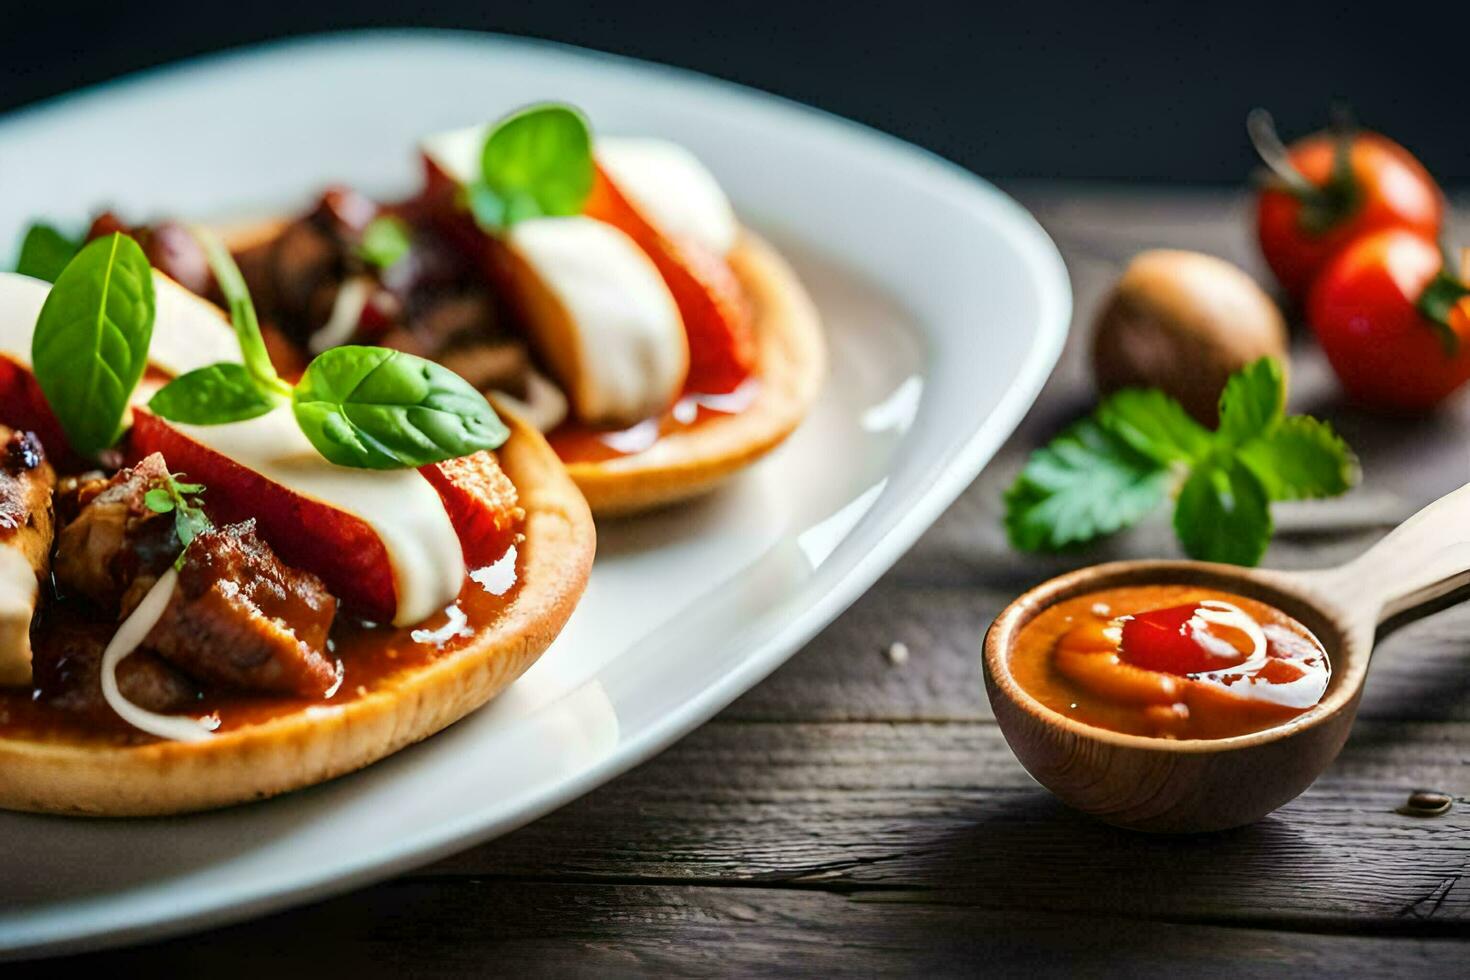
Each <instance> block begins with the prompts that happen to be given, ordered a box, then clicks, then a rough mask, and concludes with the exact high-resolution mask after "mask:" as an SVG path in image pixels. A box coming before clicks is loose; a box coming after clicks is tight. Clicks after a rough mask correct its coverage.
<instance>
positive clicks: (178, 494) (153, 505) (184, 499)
mask: <svg viewBox="0 0 1470 980" xmlns="http://www.w3.org/2000/svg"><path fill="white" fill-rule="evenodd" d="M203 492H204V486H203V484H199V483H180V482H179V480H178V477H177V476H175V475H173V474H165V475H164V477H163V478H162V479H161V480H159V481H158V482H157V483H156V484H154V485H153V486H152V487H150V488H149V489H148V492H147V493H145V494H143V503H144V504H145V505H146V506H147V507H148V509H149V510H151V511H153V512H154V513H155V514H173V515H174V534H176V535H177V536H178V539H179V544H180V545H181V547H180V549H179V556H178V557H177V558H176V559H174V567H175V568H181V567H183V564H184V555H185V554H186V553H187V552H188V550H189V545H191V544H193V543H194V539H195V538H197V537H198V536H199V534H200V532H202V531H207V530H208V529H209V528H211V527H213V526H214V525H213V523H212V522H211V521H210V519H209V515H208V514H206V513H204V508H202V507H200V506H199V502H198V501H197V500H190V499H189V498H190V497H197V496H198V495H199V494H201V493H203Z"/></svg>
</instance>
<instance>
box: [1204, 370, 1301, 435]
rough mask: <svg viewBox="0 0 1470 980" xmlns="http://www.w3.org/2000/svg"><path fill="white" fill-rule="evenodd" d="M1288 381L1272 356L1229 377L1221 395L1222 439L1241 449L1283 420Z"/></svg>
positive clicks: (1219, 433) (1220, 432)
mask: <svg viewBox="0 0 1470 980" xmlns="http://www.w3.org/2000/svg"><path fill="white" fill-rule="evenodd" d="M1285 410H1286V378H1285V376H1284V375H1283V374H1282V371H1281V364H1280V363H1279V362H1278V361H1277V360H1276V359H1275V358H1273V357H1263V358H1260V359H1259V360H1256V361H1252V362H1251V363H1250V364H1247V365H1246V366H1245V367H1243V368H1241V369H1240V370H1239V371H1237V372H1235V373H1234V374H1232V375H1231V376H1230V380H1228V381H1226V382H1225V390H1224V391H1223V392H1221V394H1220V429H1219V432H1218V437H1219V440H1220V441H1221V442H1223V443H1225V444H1226V445H1228V446H1239V445H1242V444H1244V443H1245V442H1246V441H1248V440H1250V439H1252V438H1254V437H1256V436H1258V435H1261V434H1263V433H1265V432H1267V431H1268V430H1270V428H1271V427H1272V426H1274V425H1275V424H1276V423H1277V422H1279V421H1281V417H1282V415H1283V414H1284V413H1285Z"/></svg>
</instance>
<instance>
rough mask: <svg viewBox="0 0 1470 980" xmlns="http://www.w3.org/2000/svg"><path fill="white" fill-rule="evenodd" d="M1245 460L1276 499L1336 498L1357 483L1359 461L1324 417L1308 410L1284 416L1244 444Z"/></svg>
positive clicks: (1240, 455)
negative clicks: (1264, 432)
mask: <svg viewBox="0 0 1470 980" xmlns="http://www.w3.org/2000/svg"><path fill="white" fill-rule="evenodd" d="M1239 458H1240V461H1241V463H1243V464H1244V465H1245V466H1246V467H1248V468H1249V469H1250V471H1251V472H1252V473H1254V474H1255V475H1256V478H1257V479H1258V480H1260V481H1261V486H1263V487H1265V488H1266V494H1267V496H1269V497H1270V498H1271V499H1272V500H1302V499H1306V498H1309V497H1335V496H1336V495H1338V494H1340V493H1345V492H1346V491H1347V490H1348V489H1349V488H1351V487H1352V485H1353V484H1354V483H1355V482H1357V471H1358V468H1357V461H1356V459H1354V457H1353V452H1352V450H1351V449H1349V448H1348V446H1347V443H1345V442H1343V441H1342V438H1341V437H1340V436H1338V434H1337V433H1335V432H1333V431H1332V427H1331V426H1330V425H1328V424H1327V423H1326V422H1320V421H1318V420H1317V419H1314V418H1312V417H1310V416H1307V415H1293V416H1292V417H1291V418H1287V419H1282V420H1281V423H1280V424H1279V425H1277V426H1276V428H1274V429H1272V430H1271V431H1270V432H1269V433H1267V434H1266V435H1264V436H1260V437H1259V438H1256V439H1252V440H1251V441H1250V442H1248V443H1246V444H1245V445H1244V446H1241V447H1240V452H1239Z"/></svg>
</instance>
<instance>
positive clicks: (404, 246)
mask: <svg viewBox="0 0 1470 980" xmlns="http://www.w3.org/2000/svg"><path fill="white" fill-rule="evenodd" d="M410 246H411V242H410V240H409V234H408V225H406V224H404V223H403V221H402V220H401V219H399V218H395V217H393V216H392V215H383V216H382V217H379V218H374V219H373V220H372V221H370V222H369V223H368V226H367V227H366V228H364V229H363V232H362V241H361V242H360V243H359V244H358V246H357V254H358V255H359V256H361V257H362V260H363V261H364V262H367V263H368V264H370V265H373V266H376V267H377V268H379V269H389V268H392V267H393V266H394V265H396V264H397V263H398V260H399V259H401V258H403V257H404V256H405V255H407V254H408V250H409V248H410Z"/></svg>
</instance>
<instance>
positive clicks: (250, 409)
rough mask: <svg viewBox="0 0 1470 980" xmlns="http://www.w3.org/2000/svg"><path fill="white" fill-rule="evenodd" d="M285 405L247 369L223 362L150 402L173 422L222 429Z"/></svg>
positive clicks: (176, 383)
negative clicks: (219, 426) (227, 425)
mask: <svg viewBox="0 0 1470 980" xmlns="http://www.w3.org/2000/svg"><path fill="white" fill-rule="evenodd" d="M282 401H284V399H282V398H281V397H280V396H278V395H274V394H272V393H271V392H269V391H266V390H264V389H262V388H261V386H260V385H259V384H258V383H257V382H256V380H255V379H254V378H253V377H251V375H250V372H249V371H248V370H247V369H246V368H245V365H243V364H232V363H229V362H223V363H220V364H210V365H208V366H207V367H202V368H196V369H194V370H193V371H190V372H188V373H187V374H182V375H180V376H179V377H177V378H175V379H173V380H172V381H170V382H169V383H168V384H166V385H164V386H163V387H162V388H160V389H158V391H157V392H155V393H154V395H153V397H152V398H150V399H148V410H149V411H150V412H152V413H153V414H154V415H157V416H158V417H159V418H164V419H168V420H169V421H170V422H184V423H186V424H189V425H222V424H224V423H226V422H243V421H245V420H246V419H253V418H258V417H259V416H261V415H264V414H265V413H266V412H269V411H270V410H271V409H273V408H275V407H276V406H277V405H279V404H281V403H282ZM184 492H185V493H188V492H190V491H188V490H184Z"/></svg>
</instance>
